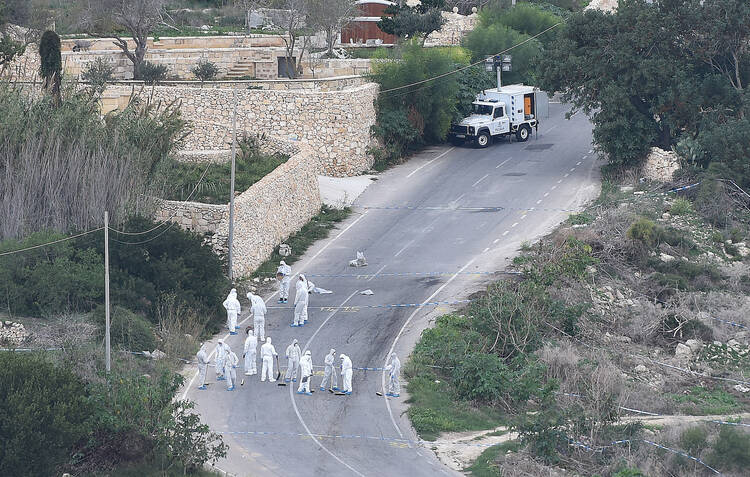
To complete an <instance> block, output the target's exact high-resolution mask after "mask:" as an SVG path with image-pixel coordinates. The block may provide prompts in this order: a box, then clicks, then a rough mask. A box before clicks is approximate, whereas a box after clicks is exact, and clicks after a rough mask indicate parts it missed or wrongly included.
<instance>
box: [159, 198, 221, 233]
mask: <svg viewBox="0 0 750 477" xmlns="http://www.w3.org/2000/svg"><path fill="white" fill-rule="evenodd" d="M154 220H156V221H159V222H175V223H176V224H178V225H179V226H180V227H182V228H183V229H185V230H192V231H193V232H197V233H201V234H213V233H214V232H216V231H217V230H218V229H219V226H220V224H221V223H222V222H223V221H228V220H229V206H227V205H215V204H203V203H200V202H180V201H175V200H159V201H158V203H157V208H156V214H155V215H154Z"/></svg>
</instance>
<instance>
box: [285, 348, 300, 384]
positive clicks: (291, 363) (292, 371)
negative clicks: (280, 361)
mask: <svg viewBox="0 0 750 477" xmlns="http://www.w3.org/2000/svg"><path fill="white" fill-rule="evenodd" d="M284 354H285V355H286V375H284V381H285V382H287V383H288V382H289V380H292V381H294V382H295V383H296V382H297V368H298V367H299V360H300V358H301V357H302V350H301V349H299V344H297V340H296V339H294V340H292V344H290V345H289V346H287V347H286V353H284Z"/></svg>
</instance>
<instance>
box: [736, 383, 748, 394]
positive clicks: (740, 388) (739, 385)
mask: <svg viewBox="0 0 750 477" xmlns="http://www.w3.org/2000/svg"><path fill="white" fill-rule="evenodd" d="M734 390H735V391H737V392H741V393H746V392H750V388H746V387H745V386H743V385H741V384H738V385H736V386H735V387H734Z"/></svg>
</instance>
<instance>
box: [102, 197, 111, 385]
mask: <svg viewBox="0 0 750 477" xmlns="http://www.w3.org/2000/svg"><path fill="white" fill-rule="evenodd" d="M104 332H105V337H104V346H105V348H106V357H105V363H106V368H107V374H109V372H110V370H111V367H112V361H111V354H110V352H111V349H110V341H109V212H107V211H106V210H105V211H104Z"/></svg>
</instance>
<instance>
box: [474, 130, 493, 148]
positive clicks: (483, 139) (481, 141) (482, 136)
mask: <svg viewBox="0 0 750 477" xmlns="http://www.w3.org/2000/svg"><path fill="white" fill-rule="evenodd" d="M489 145H490V133H488V132H487V131H483V132H481V133H479V136H477V146H478V147H482V148H484V147H487V146H489Z"/></svg>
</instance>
